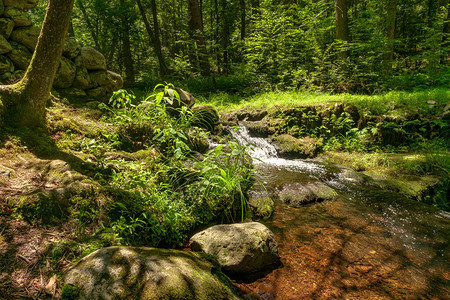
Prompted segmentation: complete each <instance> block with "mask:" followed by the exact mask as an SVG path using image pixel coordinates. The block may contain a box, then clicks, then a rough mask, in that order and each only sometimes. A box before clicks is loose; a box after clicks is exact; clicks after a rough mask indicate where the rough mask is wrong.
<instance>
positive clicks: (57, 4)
mask: <svg viewBox="0 0 450 300" xmlns="http://www.w3.org/2000/svg"><path fill="white" fill-rule="evenodd" d="M73 2H74V0H50V1H49V4H48V7H47V13H46V15H45V19H44V23H43V25H42V29H41V33H40V35H39V39H38V42H37V45H36V50H35V51H34V54H33V57H32V59H31V62H30V65H29V66H28V68H27V70H26V72H25V75H24V76H23V78H22V80H20V81H19V82H18V83H16V84H13V85H7V86H0V95H1V100H2V101H3V104H4V106H5V107H4V109H5V117H6V118H5V119H6V121H7V122H8V123H9V124H12V125H16V126H25V127H29V128H42V127H45V124H46V122H45V112H46V110H45V108H46V105H47V101H48V100H49V99H50V91H51V88H52V84H53V80H54V78H55V75H56V71H57V69H58V66H59V61H60V58H61V54H62V50H63V46H64V40H65V37H66V34H67V31H68V29H69V24H70V20H71V17H72V9H73Z"/></svg>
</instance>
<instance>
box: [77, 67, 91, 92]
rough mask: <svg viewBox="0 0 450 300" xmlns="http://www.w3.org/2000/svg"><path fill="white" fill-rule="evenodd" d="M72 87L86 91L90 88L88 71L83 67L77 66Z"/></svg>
mask: <svg viewBox="0 0 450 300" xmlns="http://www.w3.org/2000/svg"><path fill="white" fill-rule="evenodd" d="M73 87H75V88H78V89H82V90H86V89H88V88H89V87H91V77H90V76H89V72H88V70H87V69H86V68H85V67H84V66H82V65H81V66H77V70H76V72H75V79H74V81H73Z"/></svg>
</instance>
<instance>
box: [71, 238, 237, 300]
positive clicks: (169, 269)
mask: <svg viewBox="0 0 450 300" xmlns="http://www.w3.org/2000/svg"><path fill="white" fill-rule="evenodd" d="M218 273H220V271H218V270H216V269H215V267H214V265H213V264H212V263H211V262H209V261H207V260H206V259H204V258H202V257H201V256H200V255H199V254H196V253H193V252H184V251H178V250H167V249H156V248H145V247H109V248H104V249H100V250H97V251H95V252H94V253H91V254H90V255H88V256H86V257H85V258H83V259H82V260H81V261H80V262H78V263H77V264H76V265H75V266H73V267H72V268H71V269H70V270H69V271H68V272H67V273H66V274H65V276H64V280H65V282H66V284H70V285H73V286H76V287H78V293H79V295H78V298H77V299H89V300H93V299H145V300H151V299H198V300H202V299H204V300H211V299H241V298H240V297H239V296H238V295H237V294H236V292H235V290H234V287H233V285H232V284H231V282H230V281H229V280H228V279H227V278H226V277H225V276H223V275H222V276H220V274H218Z"/></svg>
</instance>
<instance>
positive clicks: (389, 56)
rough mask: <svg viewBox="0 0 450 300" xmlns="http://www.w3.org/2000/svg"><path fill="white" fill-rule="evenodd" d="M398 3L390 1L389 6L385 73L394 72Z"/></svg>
mask: <svg viewBox="0 0 450 300" xmlns="http://www.w3.org/2000/svg"><path fill="white" fill-rule="evenodd" d="M397 1H398V0H389V2H388V6H387V19H386V25H387V26H386V40H387V48H386V52H385V53H384V59H383V72H384V73H389V72H390V71H391V70H392V61H393V59H394V39H395V19H396V15H397Z"/></svg>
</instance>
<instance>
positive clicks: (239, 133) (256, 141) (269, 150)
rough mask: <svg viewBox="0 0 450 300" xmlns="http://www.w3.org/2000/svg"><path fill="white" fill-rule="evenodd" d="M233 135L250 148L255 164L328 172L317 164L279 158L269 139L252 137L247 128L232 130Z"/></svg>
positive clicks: (313, 172) (318, 173)
mask: <svg viewBox="0 0 450 300" xmlns="http://www.w3.org/2000/svg"><path fill="white" fill-rule="evenodd" d="M231 135H232V136H233V137H234V138H235V139H236V140H237V141H238V142H239V143H240V144H241V145H245V146H248V147H249V151H248V152H249V154H250V156H251V157H253V158H254V163H255V164H266V165H269V166H273V167H277V168H278V169H281V168H283V169H288V170H290V171H307V172H310V173H312V174H316V175H321V174H324V173H325V172H326V170H325V167H324V166H323V165H321V164H318V163H315V162H307V161H303V160H288V159H284V158H280V157H278V154H277V149H276V148H275V147H274V146H273V145H272V144H270V143H269V141H268V139H265V138H260V137H252V136H250V133H249V131H248V129H247V127H245V126H237V127H236V130H231Z"/></svg>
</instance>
